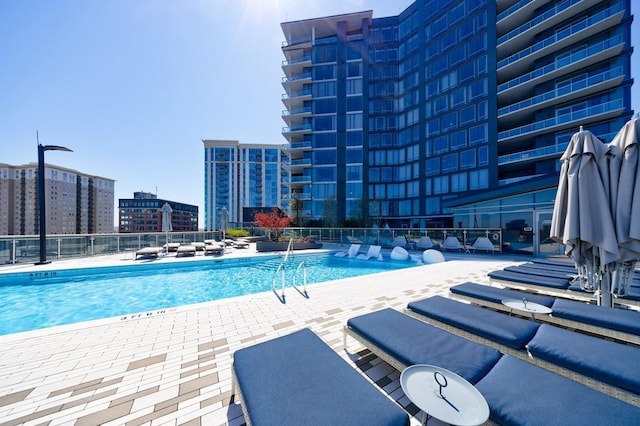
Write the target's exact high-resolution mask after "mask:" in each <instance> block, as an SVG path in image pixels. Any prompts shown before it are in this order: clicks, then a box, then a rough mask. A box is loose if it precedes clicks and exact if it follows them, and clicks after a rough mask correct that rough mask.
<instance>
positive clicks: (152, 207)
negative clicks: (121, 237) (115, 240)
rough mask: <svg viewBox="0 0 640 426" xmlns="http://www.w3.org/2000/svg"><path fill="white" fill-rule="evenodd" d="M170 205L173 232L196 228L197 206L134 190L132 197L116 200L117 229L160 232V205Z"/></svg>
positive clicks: (194, 229) (121, 230) (122, 230)
mask: <svg viewBox="0 0 640 426" xmlns="http://www.w3.org/2000/svg"><path fill="white" fill-rule="evenodd" d="M165 203H167V204H169V206H170V207H171V210H172V211H171V228H172V231H173V232H191V231H197V230H198V206H194V205H191V204H185V203H179V202H177V201H169V200H163V199H160V198H158V196H157V195H156V194H152V193H149V192H134V193H133V198H120V199H119V200H118V214H119V216H118V222H119V227H118V229H119V231H120V232H123V233H127V232H162V206H164V204H165Z"/></svg>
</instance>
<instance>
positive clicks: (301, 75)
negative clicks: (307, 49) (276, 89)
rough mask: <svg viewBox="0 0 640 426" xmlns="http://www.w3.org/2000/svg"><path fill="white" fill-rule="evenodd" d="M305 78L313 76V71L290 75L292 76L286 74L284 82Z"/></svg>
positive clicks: (283, 78)
mask: <svg viewBox="0 0 640 426" xmlns="http://www.w3.org/2000/svg"><path fill="white" fill-rule="evenodd" d="M305 78H311V72H310V71H308V72H303V73H300V74H294V75H290V76H284V77H282V82H283V83H287V82H290V81H297V80H304V79H305Z"/></svg>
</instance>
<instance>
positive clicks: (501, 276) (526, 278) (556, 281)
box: [488, 270, 571, 290]
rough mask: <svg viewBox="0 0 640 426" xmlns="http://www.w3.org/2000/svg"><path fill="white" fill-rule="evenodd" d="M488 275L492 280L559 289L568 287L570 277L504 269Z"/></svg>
mask: <svg viewBox="0 0 640 426" xmlns="http://www.w3.org/2000/svg"><path fill="white" fill-rule="evenodd" d="M488 275H489V277H490V278H492V279H494V280H502V281H512V282H516V283H521V284H529V285H536V286H541V287H549V288H555V289H560V290H566V289H567V288H569V285H570V283H571V279H569V278H566V279H565V278H552V277H545V276H544V275H531V274H522V273H519V272H511V271H504V270H498V271H493V272H489V274H488Z"/></svg>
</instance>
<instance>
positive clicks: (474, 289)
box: [449, 282, 556, 308]
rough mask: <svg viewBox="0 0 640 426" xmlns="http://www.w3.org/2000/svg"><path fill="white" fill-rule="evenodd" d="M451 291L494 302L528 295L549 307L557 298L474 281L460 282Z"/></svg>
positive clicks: (534, 301) (533, 300)
mask: <svg viewBox="0 0 640 426" xmlns="http://www.w3.org/2000/svg"><path fill="white" fill-rule="evenodd" d="M449 291H450V292H451V293H453V294H459V295H461V296H466V297H472V298H475V299H481V300H486V301H487V302H493V303H502V301H503V300H504V299H518V300H522V298H523V297H526V298H527V300H528V301H530V302H533V303H538V304H540V305H544V306H546V307H548V308H550V307H551V305H553V302H554V301H555V300H556V299H555V298H553V297H550V296H544V295H540V294H533V293H526V292H523V291H518V290H511V289H507V288H500V287H491V286H488V285H484V284H476V283H472V282H466V283H463V284H458V285H456V286H453V287H451V288H450V289H449Z"/></svg>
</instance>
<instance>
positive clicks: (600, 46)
mask: <svg viewBox="0 0 640 426" xmlns="http://www.w3.org/2000/svg"><path fill="white" fill-rule="evenodd" d="M622 42H623V40H622V35H617V36H615V37H613V38H610V39H607V40H604V41H602V42H600V43H596V44H594V45H592V46H589V47H588V48H587V49H586V51H585V50H581V51H576V52H573V53H572V54H571V55H569V56H567V57H563V58H561V59H559V60H557V61H556V62H554V63H551V64H549V65H546V66H544V67H542V68H538V69H537V70H534V71H532V72H530V73H527V74H523V75H521V76H520V77H518V78H514V79H513V80H509V81H507V82H506V83H502V84H500V85H499V86H498V93H500V92H502V91H504V90H507V89H511V88H512V87H515V86H518V85H520V84H523V83H526V82H527V81H530V80H533V79H536V78H538V77H542V76H543V75H545V74H549V73H551V72H553V71H556V70H558V69H561V68H563V67H566V66H569V65H572V64H574V63H575V62H578V61H581V60H583V59H586V58H588V57H590V56H595V55H597V54H599V53H602V52H604V51H605V50H607V49H611V48H612V47H614V46H617V45H619V44H621V43H622Z"/></svg>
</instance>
